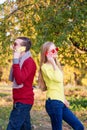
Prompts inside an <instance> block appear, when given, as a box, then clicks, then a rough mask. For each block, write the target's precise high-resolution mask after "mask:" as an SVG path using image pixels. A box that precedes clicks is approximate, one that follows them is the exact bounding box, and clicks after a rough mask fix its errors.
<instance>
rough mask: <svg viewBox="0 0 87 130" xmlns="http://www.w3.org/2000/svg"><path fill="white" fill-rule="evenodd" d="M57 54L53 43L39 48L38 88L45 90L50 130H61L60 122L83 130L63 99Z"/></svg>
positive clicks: (76, 129)
mask: <svg viewBox="0 0 87 130" xmlns="http://www.w3.org/2000/svg"><path fill="white" fill-rule="evenodd" d="M57 52H58V48H56V46H55V44H54V43H53V42H46V43H44V44H43V45H42V48H41V62H40V72H39V79H38V80H39V86H40V87H41V89H42V90H47V93H46V104H45V108H46V111H47V113H48V115H49V116H50V119H51V125H52V130H62V120H64V121H65V122H67V123H68V124H69V125H70V126H71V127H72V128H73V129H74V130H84V126H83V125H82V123H81V122H80V121H79V119H78V118H77V117H76V116H75V115H74V114H73V113H72V112H71V110H70V109H69V108H68V107H69V102H68V101H67V100H66V99H65V95H64V86H63V71H62V67H61V65H60V63H59V62H58V61H57Z"/></svg>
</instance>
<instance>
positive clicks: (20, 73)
mask: <svg viewBox="0 0 87 130" xmlns="http://www.w3.org/2000/svg"><path fill="white" fill-rule="evenodd" d="M30 48H31V41H30V39H29V38H27V37H18V38H17V39H16V40H15V41H14V43H13V65H12V68H11V71H10V76H9V79H10V80H11V81H12V82H13V89H12V92H13V109H12V111H11V114H10V118H9V123H8V126H7V130H31V123H30V110H31V108H32V105H33V103H34V93H33V87H32V83H33V79H34V76H35V72H36V64H35V62H34V60H33V59H32V57H31V53H30V51H29V50H30Z"/></svg>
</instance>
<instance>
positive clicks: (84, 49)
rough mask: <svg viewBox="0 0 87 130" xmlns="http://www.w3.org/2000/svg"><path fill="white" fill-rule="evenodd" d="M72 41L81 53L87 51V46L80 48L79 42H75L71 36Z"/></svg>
mask: <svg viewBox="0 0 87 130" xmlns="http://www.w3.org/2000/svg"><path fill="white" fill-rule="evenodd" d="M70 41H71V42H72V44H73V46H74V47H75V48H76V50H77V51H78V52H79V53H81V54H84V53H87V48H85V47H82V48H80V46H79V44H78V43H77V42H74V41H73V39H72V38H70Z"/></svg>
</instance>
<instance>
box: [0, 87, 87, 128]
mask: <svg viewBox="0 0 87 130" xmlns="http://www.w3.org/2000/svg"><path fill="white" fill-rule="evenodd" d="M34 93H35V103H34V106H33V109H32V110H31V122H32V124H33V127H34V128H35V130H44V129H46V130H51V125H50V119H49V117H48V115H47V113H46V111H45V109H44V104H45V96H46V93H45V92H41V91H40V90H39V89H34ZM65 95H66V98H67V100H68V101H69V102H70V109H71V110H72V111H73V112H74V113H75V114H76V116H78V117H79V119H80V120H81V121H82V122H83V124H84V126H85V130H86V129H87V114H86V113H87V88H86V87H82V86H76V87H71V86H69V87H65ZM11 96H12V95H11V87H8V85H5V86H3V85H1V86H0V127H2V130H6V127H7V123H8V119H9V114H10V111H11V108H12V97H11ZM63 130H71V128H70V127H69V126H68V124H66V123H65V122H63Z"/></svg>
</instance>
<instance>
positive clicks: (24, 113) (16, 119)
mask: <svg viewBox="0 0 87 130" xmlns="http://www.w3.org/2000/svg"><path fill="white" fill-rule="evenodd" d="M31 108H32V105H28V104H22V103H16V104H14V106H13V110H12V111H11V114H10V118H9V123H8V126H7V130H31V123H30V110H31Z"/></svg>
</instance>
